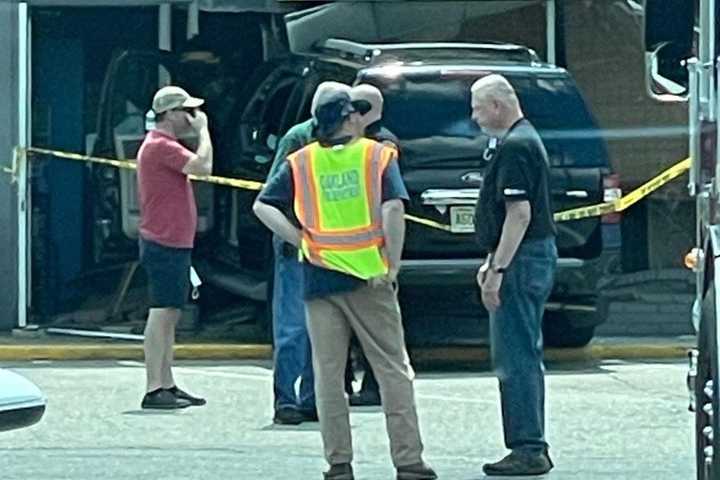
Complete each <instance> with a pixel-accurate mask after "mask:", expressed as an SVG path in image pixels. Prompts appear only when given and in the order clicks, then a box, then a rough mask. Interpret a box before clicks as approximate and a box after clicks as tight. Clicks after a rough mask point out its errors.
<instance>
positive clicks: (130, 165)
mask: <svg viewBox="0 0 720 480" xmlns="http://www.w3.org/2000/svg"><path fill="white" fill-rule="evenodd" d="M26 151H27V152H28V153H30V154H33V153H35V154H41V155H51V156H53V157H58V158H64V159H66V160H76V161H79V162H92V163H99V164H101V165H108V166H111V167H116V168H126V169H129V170H135V169H137V164H136V162H135V161H134V160H114V159H110V158H101V157H91V156H88V155H80V154H77V153H68V152H58V151H56V150H46V149H44V148H37V147H30V148H27V149H26ZM188 177H189V178H190V179H191V180H196V181H199V182H207V183H214V184H216V185H225V186H227V187H235V188H242V189H245V190H261V189H262V187H263V183H261V182H255V181H252V180H243V179H241V178H228V177H216V176H214V175H188Z"/></svg>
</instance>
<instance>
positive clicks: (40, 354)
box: [0, 343, 272, 361]
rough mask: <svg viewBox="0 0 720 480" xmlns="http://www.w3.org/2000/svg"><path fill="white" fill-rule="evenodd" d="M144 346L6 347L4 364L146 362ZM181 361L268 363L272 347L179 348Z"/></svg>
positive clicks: (0, 352) (0, 353)
mask: <svg viewBox="0 0 720 480" xmlns="http://www.w3.org/2000/svg"><path fill="white" fill-rule="evenodd" d="M143 357H144V353H143V347H142V345H97V344H95V345H73V344H57V345H2V346H0V361H2V360H5V361H8V360H10V361H12V360H15V361H21V360H22V361H29V360H142V359H143ZM175 358H176V359H177V360H267V359H270V358H272V347H271V346H270V345H255V344H216V343H209V344H179V345H176V346H175Z"/></svg>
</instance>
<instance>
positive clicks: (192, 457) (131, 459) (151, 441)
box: [0, 360, 694, 480]
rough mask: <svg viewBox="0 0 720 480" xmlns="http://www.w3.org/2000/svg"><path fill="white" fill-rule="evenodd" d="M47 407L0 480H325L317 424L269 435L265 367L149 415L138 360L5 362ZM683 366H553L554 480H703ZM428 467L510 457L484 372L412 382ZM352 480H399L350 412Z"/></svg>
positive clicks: (212, 382) (13, 440)
mask: <svg viewBox="0 0 720 480" xmlns="http://www.w3.org/2000/svg"><path fill="white" fill-rule="evenodd" d="M0 368H10V369H12V370H14V371H16V372H18V373H20V374H22V375H24V376H26V377H27V378H29V379H31V380H33V381H34V382H35V383H36V384H37V385H39V386H40V387H41V389H42V390H43V391H44V392H45V394H46V395H47V397H48V408H47V412H46V414H45V417H44V418H43V419H42V420H41V422H40V423H38V424H37V425H35V426H33V427H30V428H26V429H23V430H18V431H13V432H6V433H1V434H0V440H1V444H2V447H0V472H2V473H1V474H0V478H2V479H3V480H55V479H93V480H95V479H103V480H121V479H122V480H127V479H153V480H161V479H213V480H220V479H232V480H245V479H264V480H275V479H277V480H281V479H282V480H285V479H300V480H305V479H310V480H312V479H318V480H320V479H321V478H322V473H321V472H322V471H323V470H324V469H325V468H326V466H325V463H324V461H323V459H322V449H321V442H320V434H319V431H318V427H317V424H303V425H300V426H298V427H276V426H273V425H272V422H271V416H272V371H271V369H270V364H269V363H268V362H266V361H244V362H224V363H223V362H183V363H181V364H180V366H179V367H178V368H177V371H176V375H177V379H178V383H179V385H180V386H181V387H184V388H186V389H187V390H189V391H191V392H193V393H197V394H202V395H204V396H206V397H207V399H208V405H207V406H205V407H195V408H190V409H186V410H183V411H178V412H170V413H149V412H144V411H142V410H140V408H139V404H140V399H141V396H142V393H143V391H142V390H143V381H144V374H143V369H142V364H141V363H139V362H137V361H133V360H126V361H107V362H53V361H33V362H31V361H5V362H0ZM685 370H686V369H685V364H684V362H681V361H678V360H671V361H654V362H651V361H639V360H625V361H620V360H603V361H590V362H585V363H579V364H578V363H563V362H560V363H553V364H551V367H550V369H549V371H548V375H547V388H548V400H547V403H548V414H547V419H548V432H547V433H548V440H549V442H550V444H551V454H552V456H553V459H554V461H555V464H556V468H555V470H553V471H552V472H551V473H550V474H548V475H546V476H545V477H543V478H547V479H557V480H565V479H582V480H596V479H608V480H610V479H612V480H624V479H628V480H678V479H691V478H694V460H693V458H694V457H693V442H692V422H693V420H692V416H691V415H690V414H689V413H688V412H687V394H686V390H685V385H684V382H685ZM416 392H417V403H418V409H419V415H420V422H421V427H422V432H423V438H424V443H425V447H426V454H425V455H426V459H427V461H428V462H429V463H431V464H432V465H433V466H434V467H435V468H436V470H437V471H438V474H439V475H440V478H441V479H453V480H471V479H483V478H491V477H485V476H484V475H483V474H482V470H481V467H482V464H483V463H484V462H487V461H494V460H497V459H499V458H500V457H502V456H503V455H504V454H505V453H506V451H505V449H504V447H503V442H502V434H501V429H500V415H499V407H498V393H497V382H496V380H495V378H494V377H493V376H492V374H491V372H489V371H487V370H483V369H472V370H469V369H467V368H460V367H457V368H455V369H449V370H448V369H444V370H442V371H438V370H435V371H427V370H423V371H420V372H419V373H418V377H417V379H416ZM351 422H352V426H353V435H354V446H355V461H354V466H355V470H356V478H357V479H358V480H375V479H378V480H381V479H382V480H390V479H393V478H394V471H393V469H392V465H391V463H390V458H389V454H388V444H387V439H386V435H385V429H384V417H383V414H382V412H381V410H380V409H378V408H370V409H367V408H366V409H354V410H353V411H352V414H351Z"/></svg>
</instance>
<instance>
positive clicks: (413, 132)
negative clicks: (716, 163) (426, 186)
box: [361, 72, 608, 168]
mask: <svg viewBox="0 0 720 480" xmlns="http://www.w3.org/2000/svg"><path fill="white" fill-rule="evenodd" d="M373 73H374V72H373ZM479 77H480V72H478V75H473V76H472V77H470V76H467V75H464V76H460V75H441V74H440V73H439V72H438V73H431V74H428V73H420V74H413V73H412V72H407V73H404V74H403V75H401V76H397V75H393V76H383V75H379V74H374V75H372V76H370V75H368V76H366V77H364V78H363V79H362V80H361V81H364V82H368V83H371V84H374V85H376V86H377V87H378V88H380V90H381V91H382V92H383V95H384V97H385V106H384V112H383V124H384V126H385V127H387V128H388V129H389V130H390V131H392V132H393V133H394V134H395V135H396V136H397V137H398V138H399V139H400V143H401V147H402V153H403V164H404V165H405V166H416V167H421V166H422V167H438V168H439V167H455V166H457V167H466V166H477V165H478V164H479V162H480V159H481V156H482V153H483V150H484V149H485V148H486V146H487V143H488V137H487V136H486V135H484V134H483V133H482V132H481V131H480V129H479V128H478V126H477V125H476V124H475V122H473V121H472V119H471V118H470V86H471V85H472V83H473V82H474V81H475V80H476V79H477V78H479ZM507 77H508V79H509V80H510V82H511V83H512V84H513V86H514V87H515V89H516V91H517V92H518V96H519V97H520V103H521V105H522V107H523V110H524V112H525V115H526V116H527V118H528V119H529V120H530V121H531V122H532V123H533V124H534V125H535V127H536V128H537V129H538V131H539V133H540V135H541V137H542V138H543V140H544V142H545V147H546V148H547V150H548V155H549V156H550V162H551V163H552V165H553V166H564V167H607V166H608V157H607V151H606V148H605V143H604V141H603V139H602V136H601V132H600V131H599V129H598V128H597V126H596V125H595V122H594V120H593V119H592V117H591V116H590V113H589V112H588V110H587V107H586V105H585V102H584V101H583V99H582V97H581V96H580V94H579V92H578V91H577V87H576V86H575V84H574V83H573V81H572V80H571V79H570V78H569V77H568V76H567V75H566V74H563V75H558V74H554V75H552V76H540V75H538V74H534V73H532V72H530V73H528V72H522V73H521V74H510V75H507Z"/></svg>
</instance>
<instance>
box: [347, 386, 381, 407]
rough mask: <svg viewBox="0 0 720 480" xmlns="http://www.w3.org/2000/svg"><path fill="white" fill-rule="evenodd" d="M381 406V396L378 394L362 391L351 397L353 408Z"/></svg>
mask: <svg viewBox="0 0 720 480" xmlns="http://www.w3.org/2000/svg"><path fill="white" fill-rule="evenodd" d="M380 404H381V402H380V394H379V393H378V392H372V391H367V390H360V391H359V392H357V393H353V394H352V395H350V406H351V407H377V406H380Z"/></svg>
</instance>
